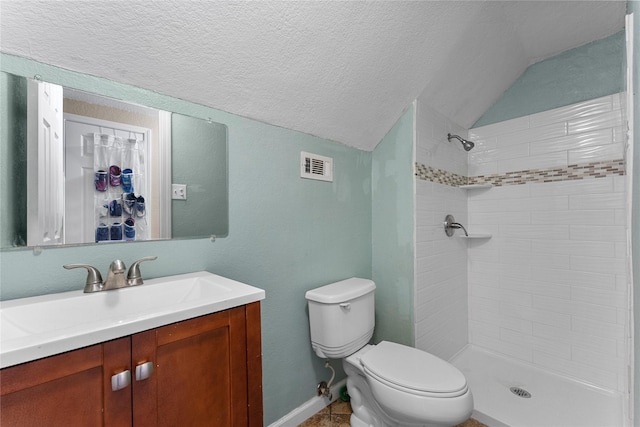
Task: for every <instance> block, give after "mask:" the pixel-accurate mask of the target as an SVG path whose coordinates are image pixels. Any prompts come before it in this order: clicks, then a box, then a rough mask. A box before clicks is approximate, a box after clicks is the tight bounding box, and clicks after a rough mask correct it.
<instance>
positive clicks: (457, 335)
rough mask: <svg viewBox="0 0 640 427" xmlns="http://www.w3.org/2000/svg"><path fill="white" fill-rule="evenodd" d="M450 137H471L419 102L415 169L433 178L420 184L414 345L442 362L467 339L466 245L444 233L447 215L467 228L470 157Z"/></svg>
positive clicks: (421, 181)
mask: <svg viewBox="0 0 640 427" xmlns="http://www.w3.org/2000/svg"><path fill="white" fill-rule="evenodd" d="M447 133H453V134H457V135H461V136H463V137H466V135H467V131H466V130H465V129H463V128H461V127H458V126H456V125H454V124H453V123H451V122H450V121H449V120H448V119H446V118H445V117H444V116H442V115H440V114H439V113H437V112H436V111H434V110H432V109H431V108H429V106H428V105H427V104H426V103H425V102H421V100H420V99H419V100H418V102H417V107H416V150H415V153H416V164H417V165H419V172H420V173H421V174H422V176H425V177H428V179H416V180H415V184H416V203H415V209H416V212H415V224H416V236H415V239H416V250H415V256H416V260H415V279H414V283H415V287H414V289H415V295H414V304H415V309H414V324H415V344H416V347H417V348H419V349H422V350H425V351H428V352H430V353H432V354H435V355H437V356H439V357H441V358H443V359H449V358H450V357H451V356H453V355H454V354H455V353H457V352H458V351H460V350H461V349H462V348H463V347H464V346H465V345H466V344H467V340H468V329H467V323H468V321H467V312H468V307H467V245H466V243H465V242H464V241H462V240H461V239H455V238H449V237H447V236H446V235H445V233H444V228H443V222H444V217H445V216H446V215H447V214H452V215H453V216H454V217H455V219H456V221H459V222H461V223H463V224H466V223H467V195H466V192H465V191H464V190H461V189H459V188H458V187H457V185H458V184H459V183H460V182H461V180H462V181H464V179H465V178H466V175H467V154H466V152H465V151H464V150H463V149H462V147H461V146H460V145H459V144H454V143H450V142H448V141H447ZM456 142H457V141H456ZM427 165H428V166H427ZM417 172H418V170H417Z"/></svg>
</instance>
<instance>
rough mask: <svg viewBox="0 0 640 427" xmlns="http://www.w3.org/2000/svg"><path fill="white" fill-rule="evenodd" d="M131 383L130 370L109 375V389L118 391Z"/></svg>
mask: <svg viewBox="0 0 640 427" xmlns="http://www.w3.org/2000/svg"><path fill="white" fill-rule="evenodd" d="M129 384H131V371H129V370H126V371H122V372H120V373H117V374H115V375H113V376H112V377H111V390H112V391H118V390H122V389H123V388H127V387H129Z"/></svg>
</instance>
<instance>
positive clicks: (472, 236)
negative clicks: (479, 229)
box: [458, 233, 491, 239]
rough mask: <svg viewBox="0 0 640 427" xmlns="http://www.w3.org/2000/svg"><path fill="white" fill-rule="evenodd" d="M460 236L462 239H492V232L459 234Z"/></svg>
mask: <svg viewBox="0 0 640 427" xmlns="http://www.w3.org/2000/svg"><path fill="white" fill-rule="evenodd" d="M458 237H460V238H461V239H490V238H491V234H482V233H478V234H469V235H468V236H465V235H459V236H458Z"/></svg>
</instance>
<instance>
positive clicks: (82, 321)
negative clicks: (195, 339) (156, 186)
mask: <svg viewBox="0 0 640 427" xmlns="http://www.w3.org/2000/svg"><path fill="white" fill-rule="evenodd" d="M264 298H265V292H264V291H263V290H262V289H258V288H255V287H253V286H249V285H246V284H244V283H240V282H237V281H235V280H231V279H227V278H225V277H222V276H218V275H215V274H212V273H209V272H206V271H203V272H198V273H189V274H181V275H177V276H170V277H163V278H158V279H150V280H146V281H145V283H144V284H143V285H140V286H134V287H130V288H123V289H117V290H110V291H103V292H96V293H90V294H85V293H84V292H82V290H78V291H71V292H63V293H58V294H52V295H43V296H37V297H31V298H22V299H16V300H10V301H3V302H0V368H5V367H8V366H12V365H16V364H19V363H24V362H28V361H31V360H35V359H40V358H42V357H47V356H51V355H54V354H58V353H62V352H65V351H69V350H74V349H77V348H81V347H85V346H88V345H93V344H98V343H100V342H104V341H108V340H111V339H115V338H119V337H123V336H127V335H131V334H135V333H137V332H142V331H145V330H148V329H153V328H157V327H159V326H163V325H168V324H170V323H175V322H179V321H181V320H186V319H190V318H193V317H197V316H202V315H205V314H210V313H215V312H217V311H222V310H226V309H229V308H232V307H238V306H241V305H244V304H248V303H251V302H255V301H259V300H262V299H264Z"/></svg>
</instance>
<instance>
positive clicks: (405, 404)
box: [305, 277, 473, 427]
mask: <svg viewBox="0 0 640 427" xmlns="http://www.w3.org/2000/svg"><path fill="white" fill-rule="evenodd" d="M375 288H376V285H375V283H374V282H373V281H371V280H368V279H360V278H355V277H354V278H351V279H347V280H342V281H340V282H336V283H332V284H329V285H326V286H322V287H320V288H316V289H312V290H310V291H308V292H307V293H306V295H305V297H306V299H307V302H308V306H309V325H310V330H311V346H312V348H313V351H314V352H315V353H316V355H317V356H318V357H321V358H323V359H343V362H342V364H343V368H344V371H345V373H346V374H347V390H348V392H349V396H350V398H351V407H352V410H353V413H352V415H351V427H387V426H389V427H391V426H407V427H409V426H434V427H436V426H441V427H444V426H454V425H456V424H459V423H461V422H464V421H466V420H467V419H468V418H469V417H470V416H471V412H472V411H473V396H472V395H471V390H469V387H468V385H467V380H466V378H465V377H464V375H463V374H462V372H460V371H459V370H458V369H457V368H455V367H454V366H453V365H451V364H450V363H448V362H446V361H444V360H442V359H440V358H438V357H436V356H434V355H432V354H429V353H427V352H425V351H422V350H418V349H416V348H413V347H408V346H405V345H402V344H397V343H393V342H389V341H382V342H380V343H378V344H377V345H372V344H369V340H370V339H371V337H372V336H373V329H374V326H375V299H374V293H375Z"/></svg>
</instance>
